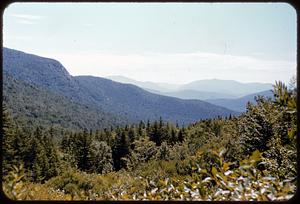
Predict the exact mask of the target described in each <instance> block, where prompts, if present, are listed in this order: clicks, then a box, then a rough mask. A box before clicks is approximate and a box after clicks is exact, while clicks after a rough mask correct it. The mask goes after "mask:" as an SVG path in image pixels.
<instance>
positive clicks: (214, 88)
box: [108, 76, 272, 100]
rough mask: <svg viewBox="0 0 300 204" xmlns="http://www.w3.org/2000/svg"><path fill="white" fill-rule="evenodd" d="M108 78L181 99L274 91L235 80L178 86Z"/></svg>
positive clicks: (267, 87)
mask: <svg viewBox="0 0 300 204" xmlns="http://www.w3.org/2000/svg"><path fill="white" fill-rule="evenodd" d="M108 78H109V79H112V80H114V81H117V82H121V83H129V84H134V85H137V86H139V87H141V88H143V89H145V90H148V91H150V92H152V93H157V94H160V95H164V96H173V97H177V98H181V99H199V100H208V99H217V98H239V97H243V96H246V95H249V94H254V93H258V92H262V91H266V90H269V89H272V84H270V83H241V82H238V81H234V80H220V79H205V80H197V81H193V82H190V83H187V84H182V85H178V84H167V83H165V84H164V83H154V82H141V81H136V80H133V79H130V78H127V77H122V76H110V77H108Z"/></svg>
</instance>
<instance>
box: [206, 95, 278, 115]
mask: <svg viewBox="0 0 300 204" xmlns="http://www.w3.org/2000/svg"><path fill="white" fill-rule="evenodd" d="M256 96H263V97H265V98H272V99H273V98H274V94H273V92H272V90H267V91H262V92H259V93H255V94H250V95H247V96H243V97H240V98H234V99H228V98H219V99H209V100H206V101H207V102H209V103H212V104H215V105H219V106H222V107H226V108H228V109H231V110H235V111H238V112H244V111H246V105H247V103H248V102H251V103H253V104H255V103H256V101H255V97H256Z"/></svg>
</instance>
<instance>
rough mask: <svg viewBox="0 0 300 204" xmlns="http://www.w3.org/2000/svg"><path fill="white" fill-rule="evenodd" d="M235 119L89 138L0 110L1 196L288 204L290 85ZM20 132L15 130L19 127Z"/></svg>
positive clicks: (292, 174)
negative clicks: (274, 202)
mask: <svg viewBox="0 0 300 204" xmlns="http://www.w3.org/2000/svg"><path fill="white" fill-rule="evenodd" d="M273 92H274V98H264V97H257V98H256V104H251V103H249V104H248V105H247V110H246V112H244V113H243V114H241V115H239V116H228V117H218V118H215V119H205V120H201V121H198V122H195V123H193V124H190V125H188V126H182V125H178V124H173V123H170V122H168V121H164V120H163V118H161V119H160V120H158V121H140V122H139V123H135V124H128V125H124V126H112V127H110V128H102V129H98V130H88V129H82V130H80V131H78V130H71V129H64V128H60V129H59V130H57V128H56V127H52V126H40V125H38V124H34V123H33V124H32V126H31V127H28V126H26V125H23V123H22V121H21V120H20V119H18V118H16V117H13V116H12V115H11V113H10V110H9V109H8V108H6V107H5V106H4V107H3V116H2V117H3V130H4V135H3V138H2V149H3V154H2V155H3V166H2V171H3V183H2V185H3V190H4V192H5V194H6V195H7V196H8V197H9V198H11V199H17V200H24V199H26V200H32V199H33V200H287V199H290V198H291V197H293V195H294V194H295V192H296V175H297V172H296V168H297V151H296V135H297V120H296V115H297V110H296V85H295V82H294V83H293V86H291V87H289V88H288V87H287V86H286V85H285V84H283V83H281V82H276V84H275V86H274V90H273ZM25 123H26V122H24V124H25Z"/></svg>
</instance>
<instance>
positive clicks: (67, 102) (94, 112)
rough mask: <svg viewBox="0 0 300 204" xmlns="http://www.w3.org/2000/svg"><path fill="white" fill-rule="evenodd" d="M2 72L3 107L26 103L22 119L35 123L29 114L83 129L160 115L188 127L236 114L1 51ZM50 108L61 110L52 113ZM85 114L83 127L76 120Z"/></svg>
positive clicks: (31, 56) (30, 57)
mask: <svg viewBox="0 0 300 204" xmlns="http://www.w3.org/2000/svg"><path fill="white" fill-rule="evenodd" d="M83 68H84V67H83ZM3 74H4V75H3V78H4V92H3V95H4V103H6V104H7V106H8V108H10V109H11V110H13V111H15V112H16V109H19V110H20V109H22V108H21V107H19V106H20V104H21V103H23V104H27V109H26V110H27V112H28V114H27V115H24V117H27V118H30V119H34V118H37V116H36V114H32V112H35V113H43V114H46V115H45V116H44V119H43V120H47V118H49V117H50V118H51V117H52V120H51V123H53V118H55V117H58V118H60V120H64V119H63V118H66V117H67V118H68V119H67V120H64V122H65V123H67V124H66V126H68V124H72V125H76V124H78V123H80V126H83V127H85V128H94V127H95V126H97V124H98V125H99V127H100V126H101V127H102V125H101V124H105V125H104V126H108V125H109V124H113V125H116V124H122V123H124V122H126V123H128V122H138V121H140V120H144V121H145V120H157V119H159V118H160V117H162V118H163V119H164V120H167V121H170V122H174V123H175V122H178V123H179V124H188V123H192V122H195V121H197V120H200V119H205V118H214V117H217V116H229V115H230V114H231V115H235V114H238V113H237V112H236V111H232V110H229V109H227V108H224V107H221V106H218V105H213V104H211V103H208V102H205V101H202V100H184V99H179V98H175V97H169V96H162V95H158V94H154V93H150V92H148V91H146V90H144V89H142V88H140V87H138V86H135V85H132V84H124V83H119V82H115V81H112V80H110V79H105V78H101V77H94V76H71V75H70V74H69V73H68V71H67V70H66V69H65V68H64V67H63V65H62V64H61V63H60V62H58V61H57V60H54V59H49V58H44V57H40V56H37V55H32V54H27V53H24V52H21V51H17V50H13V49H9V48H3ZM9 87H10V88H9ZM12 90H14V91H12ZM19 90H22V93H20V91H19ZM9 98H10V99H9ZM22 100H23V102H22ZM28 106H29V108H28ZM51 107H52V109H53V110H54V109H55V107H60V109H58V110H55V111H52V112H51V110H49V109H51ZM62 107H65V108H62ZM66 107H68V108H66ZM31 109H34V110H31ZM29 110H31V111H29ZM76 110H78V111H77V112H78V113H80V114H79V115H78V114H77V113H76ZM68 111H69V112H70V113H72V114H73V115H76V114H77V115H76V117H69V116H70V115H68ZM19 112H21V111H19ZM15 114H16V113H15ZM84 114H86V115H85V116H84V117H83V118H84V120H85V121H86V122H85V123H84V122H83V121H82V120H79V118H78V117H80V115H84ZM63 116H64V117H63ZM66 121H67V122H66ZM80 121H81V122H80ZM101 121H102V123H101ZM48 122H49V121H48ZM100 123H101V124H100ZM72 125H71V126H72Z"/></svg>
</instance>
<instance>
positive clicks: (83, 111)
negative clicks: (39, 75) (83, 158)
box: [3, 74, 128, 131]
mask: <svg viewBox="0 0 300 204" xmlns="http://www.w3.org/2000/svg"><path fill="white" fill-rule="evenodd" d="M3 79H4V80H3V102H4V104H5V105H6V106H7V108H8V109H10V110H11V111H12V114H13V116H14V117H16V118H17V120H19V121H22V122H24V123H25V124H24V125H26V126H29V127H30V126H32V125H42V126H56V127H57V128H66V129H71V130H77V131H78V130H80V129H83V128H87V129H94V130H96V129H101V128H109V127H110V126H118V125H124V124H126V123H127V122H128V121H127V120H126V119H124V118H121V117H115V116H113V115H112V114H109V113H107V112H105V111H103V110H101V109H100V108H99V107H93V106H87V105H83V104H80V103H77V102H76V101H73V100H71V99H70V98H68V97H65V96H62V95H60V94H57V93H55V92H51V91H49V90H47V89H44V88H42V87H38V86H36V85H34V84H30V83H26V82H24V81H20V80H17V79H15V78H14V77H12V76H10V75H8V74H6V75H4V77H3Z"/></svg>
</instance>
